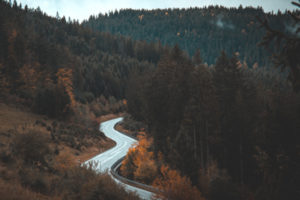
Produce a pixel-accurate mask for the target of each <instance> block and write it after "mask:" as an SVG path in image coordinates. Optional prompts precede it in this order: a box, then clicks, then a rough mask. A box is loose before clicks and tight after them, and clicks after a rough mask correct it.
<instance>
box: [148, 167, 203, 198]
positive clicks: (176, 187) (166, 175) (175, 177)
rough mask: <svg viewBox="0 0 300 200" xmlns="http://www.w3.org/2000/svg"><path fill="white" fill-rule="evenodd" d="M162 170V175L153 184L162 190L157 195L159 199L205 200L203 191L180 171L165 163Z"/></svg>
mask: <svg viewBox="0 0 300 200" xmlns="http://www.w3.org/2000/svg"><path fill="white" fill-rule="evenodd" d="M160 172H161V174H162V177H159V178H156V179H155V181H154V183H153V186H154V187H155V188H157V189H159V190H160V191H161V193H160V194H157V195H156V198H157V199H163V200H164V199H174V200H187V199H188V200H204V198H203V197H202V195H201V192H200V191H199V190H198V189H197V188H196V187H194V186H192V183H191V181H190V180H189V179H188V178H187V177H185V176H181V175H180V174H179V172H178V171H176V170H171V169H170V168H169V167H168V166H165V165H163V166H162V167H161V169H160Z"/></svg>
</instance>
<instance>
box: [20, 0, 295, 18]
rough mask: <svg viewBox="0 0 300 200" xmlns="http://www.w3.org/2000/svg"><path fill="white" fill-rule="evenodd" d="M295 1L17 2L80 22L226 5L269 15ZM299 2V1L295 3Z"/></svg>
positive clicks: (291, 6) (89, 0)
mask: <svg viewBox="0 0 300 200" xmlns="http://www.w3.org/2000/svg"><path fill="white" fill-rule="evenodd" d="M291 1H292V0H17V2H18V3H22V6H24V5H25V4H27V5H28V7H30V8H37V7H38V6H39V7H40V8H41V10H42V11H43V12H46V13H47V14H48V15H51V16H56V12H58V13H59V15H60V16H61V17H62V16H66V17H71V19H78V20H79V21H80V22H81V21H82V20H84V19H88V18H89V16H90V15H97V14H99V13H100V12H101V13H106V12H109V11H114V10H116V9H117V10H119V9H121V8H133V9H141V8H144V9H154V8H189V7H196V6H197V7H203V6H208V5H217V4H218V5H223V6H226V7H238V6H239V5H243V6H244V7H245V6H253V7H257V6H261V7H263V9H264V11H265V12H270V11H272V10H273V11H275V12H277V11H278V10H281V11H285V10H286V9H288V10H293V9H295V6H293V5H291ZM294 1H297V0H294Z"/></svg>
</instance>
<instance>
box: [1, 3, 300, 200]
mask: <svg viewBox="0 0 300 200" xmlns="http://www.w3.org/2000/svg"><path fill="white" fill-rule="evenodd" d="M294 4H295V6H300V5H299V4H298V3H294ZM299 16H300V13H299V10H297V11H294V12H285V13H281V12H278V13H264V11H263V10H262V8H252V7H246V8H243V7H239V8H230V9H228V8H224V7H222V6H209V7H205V8H190V9H165V10H159V9H157V10H132V9H124V10H120V11H115V12H110V13H108V14H99V15H98V16H91V17H90V18H89V19H88V20H86V21H84V22H83V23H79V22H78V21H76V20H71V19H70V18H69V19H66V18H65V17H64V16H63V17H60V16H59V15H57V16H56V17H55V18H54V17H50V16H48V15H47V14H46V13H44V12H43V11H41V10H40V8H37V9H32V8H28V7H27V6H26V5H25V6H22V5H20V4H18V3H17V2H16V1H14V2H13V3H11V2H7V1H5V0H0V110H1V112H2V113H3V114H1V115H0V117H4V118H5V117H7V116H6V115H5V114H4V113H5V112H6V111H7V110H14V112H16V113H18V114H17V115H20V110H22V113H23V111H26V113H27V114H26V116H34V117H33V118H34V123H33V124H31V125H30V126H28V125H25V126H22V127H17V128H16V127H11V128H10V129H9V130H8V129H7V130H6V129H4V128H3V127H5V125H6V124H5V122H4V121H3V122H2V123H1V126H0V127H1V129H0V138H1V140H0V195H1V196H2V197H4V198H6V199H138V197H137V196H136V194H133V193H127V192H126V191H125V190H124V188H122V187H120V186H118V185H117V184H115V182H113V181H112V180H111V178H110V177H109V176H107V175H106V174H96V172H95V171H93V170H92V167H91V166H90V167H85V168H84V167H83V168H82V167H79V166H78V165H75V164H74V162H73V161H72V160H71V158H73V157H70V156H69V155H68V154H65V153H60V152H62V151H63V150H62V149H60V148H58V147H60V146H59V145H60V144H62V143H63V144H64V145H65V147H64V148H67V149H69V148H70V149H72V151H74V152H75V150H76V152H77V153H78V152H79V153H82V152H84V149H86V148H88V147H90V146H92V145H95V143H101V142H103V141H106V142H107V143H109V142H108V141H107V139H106V138H105V136H104V135H103V133H101V132H100V134H99V131H98V130H97V128H98V123H99V120H97V119H98V118H99V117H101V116H103V115H106V114H111V113H126V115H127V116H129V117H128V118H126V117H125V122H124V125H123V126H124V127H126V126H127V127H131V128H132V129H133V130H135V131H136V132H139V134H137V135H138V138H139V144H138V145H137V146H134V147H132V148H131V149H130V150H129V152H128V154H127V156H126V157H125V159H124V161H123V162H122V166H121V168H120V174H121V175H123V176H125V177H127V178H130V179H133V180H136V181H139V182H142V183H145V184H148V185H152V186H153V187H155V188H157V189H159V190H160V191H162V192H161V193H160V194H158V195H157V196H156V198H159V199H176V200H177V199H178V200H180V199H191V200H192V199H201V200H202V199H203V200H204V199H208V200H221V199H222V200H227V199H228V200H235V199H236V200H238V199H242V200H252V199H258V200H263V199H266V200H271V199H272V200H284V199H291V200H293V199H297V197H299V195H300V193H299V187H298V185H299V182H300V179H299V178H300V173H299V167H300V166H299V163H300V158H299V155H300V148H299V147H300V146H299V144H300V143H299V142H300V141H299V133H300V93H299V91H300V64H299V63H300V57H299V55H298V54H299V52H300V37H299V32H300V28H299V24H300V19H299ZM7 105H9V107H8V108H7ZM12 106H13V108H12ZM4 111H5V112H4ZM28 113H30V114H28ZM20 116H21V115H20ZM24 118H26V117H24ZM1 119H2V118H1ZM126 123H127V124H126ZM43 133H47V134H46V135H47V136H45V134H44V135H43ZM91 141H93V142H91ZM41 144H44V145H41ZM101 144H102V143H101ZM109 145H111V146H112V145H113V144H112V143H109V144H108V145H107V146H106V148H108V147H111V146H109ZM103 148H104V147H103ZM32 149H34V150H35V151H32ZM74 149H75V150H74ZM31 152H35V153H31ZM64 152H65V151H64ZM75 154H76V153H75ZM65 160H66V162H65ZM56 183H59V184H56ZM106 183H108V184H106ZM1 188H2V189H1ZM14 190H16V191H17V192H16V194H17V197H16V196H13V192H11V191H14Z"/></svg>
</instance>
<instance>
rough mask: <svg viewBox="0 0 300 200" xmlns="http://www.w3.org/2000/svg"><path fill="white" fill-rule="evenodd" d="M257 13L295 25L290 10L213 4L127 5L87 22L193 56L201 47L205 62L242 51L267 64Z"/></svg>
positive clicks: (242, 55)
mask: <svg viewBox="0 0 300 200" xmlns="http://www.w3.org/2000/svg"><path fill="white" fill-rule="evenodd" d="M256 16H259V17H262V18H263V17H266V18H268V20H269V21H270V24H271V25H272V26H274V27H275V28H276V29H278V30H287V27H290V26H291V25H292V21H291V20H290V19H289V18H288V14H287V13H284V14H282V13H277V14H270V13H264V12H263V10H262V8H251V7H246V8H242V7H240V8H230V9H228V8H224V7H219V6H210V7H206V8H189V9H157V10H132V9H124V10H120V11H115V12H110V13H108V14H105V15H104V14H99V15H98V16H91V17H90V18H89V20H87V21H85V22H84V23H83V25H84V26H86V27H90V28H92V29H93V30H98V31H103V32H108V33H112V34H117V35H124V36H129V37H131V38H132V39H135V40H145V41H148V42H153V41H160V42H161V43H162V44H163V45H169V46H173V45H175V44H176V43H177V44H179V46H180V48H181V49H183V50H185V51H187V52H188V53H189V54H190V55H191V56H192V55H194V53H195V52H196V50H197V49H200V51H201V56H202V58H203V60H204V62H207V63H208V64H209V65H210V64H214V63H215V61H216V58H217V57H218V55H219V53H220V51H222V50H225V52H226V53H228V54H231V53H232V52H239V53H240V59H241V60H242V61H245V62H247V64H248V65H249V66H252V65H253V64H254V63H256V62H257V63H258V64H259V65H260V66H264V65H267V64H268V62H269V60H268V59H267V57H268V56H269V55H270V52H267V51H264V49H263V48H260V47H258V46H257V44H258V43H259V42H260V40H261V38H262V37H263V35H264V32H265V31H264V29H259V28H258V27H259V23H258V22H257V20H256Z"/></svg>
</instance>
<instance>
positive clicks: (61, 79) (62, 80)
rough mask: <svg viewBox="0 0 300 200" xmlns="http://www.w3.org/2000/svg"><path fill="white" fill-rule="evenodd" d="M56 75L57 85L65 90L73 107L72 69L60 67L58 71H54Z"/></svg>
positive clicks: (74, 102)
mask: <svg viewBox="0 0 300 200" xmlns="http://www.w3.org/2000/svg"><path fill="white" fill-rule="evenodd" d="M56 76H57V83H58V85H59V86H62V87H63V88H64V89H65V91H66V92H67V94H68V96H69V98H70V101H71V107H74V106H75V105H76V101H75V97H74V94H73V82H72V80H73V71H72V69H67V68H60V69H59V70H58V72H57V73H56Z"/></svg>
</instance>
